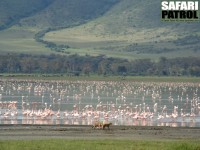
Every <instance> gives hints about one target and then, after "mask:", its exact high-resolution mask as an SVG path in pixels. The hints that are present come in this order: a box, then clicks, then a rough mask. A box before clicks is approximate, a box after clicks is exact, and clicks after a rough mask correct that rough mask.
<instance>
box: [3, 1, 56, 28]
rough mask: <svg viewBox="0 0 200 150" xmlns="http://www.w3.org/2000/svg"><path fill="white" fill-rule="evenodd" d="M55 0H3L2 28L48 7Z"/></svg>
mask: <svg viewBox="0 0 200 150" xmlns="http://www.w3.org/2000/svg"><path fill="white" fill-rule="evenodd" d="M52 1H53V0H16V1H15V0H1V1H0V29H5V28H8V27H10V26H11V25H14V24H16V23H18V21H20V19H22V18H25V17H29V16H32V15H34V14H35V13H37V12H39V11H41V10H42V9H44V8H46V7H48V5H50V4H51V3H52Z"/></svg>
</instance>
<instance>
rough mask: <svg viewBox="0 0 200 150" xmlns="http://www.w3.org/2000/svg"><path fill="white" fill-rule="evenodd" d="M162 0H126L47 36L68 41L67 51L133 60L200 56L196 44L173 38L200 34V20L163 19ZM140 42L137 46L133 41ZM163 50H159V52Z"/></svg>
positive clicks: (57, 41) (62, 42)
mask: <svg viewBox="0 0 200 150" xmlns="http://www.w3.org/2000/svg"><path fill="white" fill-rule="evenodd" d="M158 12H160V3H158V2H156V1H155V2H152V1H150V0H143V1H132V0H122V1H120V2H119V3H118V4H116V5H115V6H114V7H113V8H112V9H110V10H109V11H108V12H107V13H106V14H105V15H103V16H102V17H99V18H97V19H94V20H92V21H89V22H88V23H86V24H83V25H80V26H76V27H73V28H67V29H62V30H57V31H53V32H49V33H47V34H46V35H45V37H44V40H46V41H51V42H55V43H57V44H67V45H69V46H70V47H71V49H66V52H69V53H71V54H74V53H78V54H81V55H84V54H90V55H95V56H96V55H99V54H105V55H107V56H109V57H119V58H126V59H129V60H134V59H140V58H141V59H142V58H150V59H153V60H158V59H159V58H160V57H161V56H164V57H168V58H174V57H188V56H200V51H197V52H194V50H198V47H199V44H196V45H187V46H185V45H178V46H177V45H175V44H174V43H173V42H170V41H176V40H177V39H178V38H184V37H185V36H187V35H193V34H194V35H195V34H198V33H199V31H198V30H197V28H199V25H198V24H192V23H191V25H187V24H177V23H171V24H169V23H168V24H167V23H162V22H161V21H160V16H159V13H158ZM135 43H137V46H132V47H131V48H129V49H127V47H129V45H131V44H133V45H134V44H135ZM160 51H161V52H162V53H158V52H160Z"/></svg>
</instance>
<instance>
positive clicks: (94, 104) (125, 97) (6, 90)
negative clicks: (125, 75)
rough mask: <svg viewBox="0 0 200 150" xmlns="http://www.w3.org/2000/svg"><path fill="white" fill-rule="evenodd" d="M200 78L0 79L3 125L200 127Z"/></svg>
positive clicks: (0, 121) (0, 116)
mask: <svg viewBox="0 0 200 150" xmlns="http://www.w3.org/2000/svg"><path fill="white" fill-rule="evenodd" d="M199 97H200V83H176V82H131V81H126V80H122V81H116V82H114V81H113V82H107V81H42V80H3V79H2V80H0V124H55V125H56V124H66V125H73V124H74V125H91V124H93V122H94V121H102V122H112V124H114V125H133V126H138V125H139V126H174V127H177V126H187V127H200V98H199Z"/></svg>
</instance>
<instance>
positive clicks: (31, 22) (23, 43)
mask: <svg viewBox="0 0 200 150" xmlns="http://www.w3.org/2000/svg"><path fill="white" fill-rule="evenodd" d="M51 2H52V3H51ZM116 2H117V0H101V1H98V0H82V1H79V0H56V1H52V0H44V1H40V0H30V1H27V0H18V1H12V0H2V1H0V12H1V13H0V26H1V27H2V28H3V25H5V28H8V27H10V26H11V25H13V24H15V26H12V27H10V28H8V29H4V30H1V31H0V52H1V53H7V52H16V53H33V54H41V53H42V54H50V53H52V51H50V49H48V48H46V47H45V45H43V44H41V43H37V42H36V41H35V40H34V36H35V34H36V33H37V32H39V31H40V30H42V29H45V28H49V27H51V28H55V27H60V26H68V25H73V24H76V23H81V22H85V21H88V20H90V19H92V18H95V17H97V16H99V15H102V14H103V13H104V12H105V11H107V10H108V9H109V8H110V7H112V5H113V4H115V3H116ZM10 18H12V19H10Z"/></svg>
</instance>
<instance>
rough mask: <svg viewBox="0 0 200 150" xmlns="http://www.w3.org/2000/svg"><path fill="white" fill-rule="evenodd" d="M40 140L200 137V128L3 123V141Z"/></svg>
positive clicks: (1, 127)
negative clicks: (94, 127)
mask: <svg viewBox="0 0 200 150" xmlns="http://www.w3.org/2000/svg"><path fill="white" fill-rule="evenodd" d="M41 139H129V140H173V139H174V140H181V139H186V140H200V128H191V127H157V126H111V128H110V130H109V129H105V130H102V129H92V127H91V126H74V125H72V126H71V125H61V126H59V125H57V126H54V125H52V126H51V125H0V140H41Z"/></svg>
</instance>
